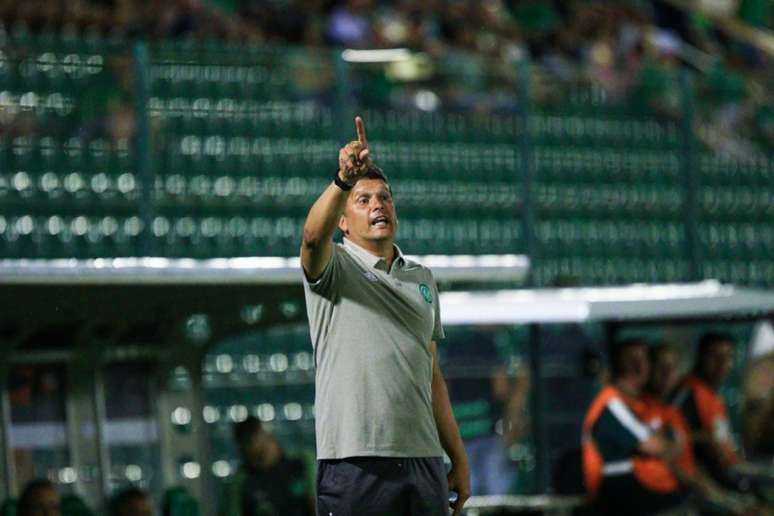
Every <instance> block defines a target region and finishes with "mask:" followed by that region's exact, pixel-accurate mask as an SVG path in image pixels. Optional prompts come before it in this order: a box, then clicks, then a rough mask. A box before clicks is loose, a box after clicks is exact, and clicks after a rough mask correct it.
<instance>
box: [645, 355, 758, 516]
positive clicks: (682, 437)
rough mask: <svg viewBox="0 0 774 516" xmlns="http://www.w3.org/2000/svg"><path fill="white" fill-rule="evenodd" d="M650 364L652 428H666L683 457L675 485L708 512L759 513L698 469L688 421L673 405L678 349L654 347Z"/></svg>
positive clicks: (675, 468)
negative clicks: (694, 497) (686, 492)
mask: <svg viewBox="0 0 774 516" xmlns="http://www.w3.org/2000/svg"><path fill="white" fill-rule="evenodd" d="M650 361H651V374H650V381H649V382H648V386H647V392H648V394H647V396H646V397H645V403H646V405H647V407H648V417H647V422H648V424H649V425H651V427H655V426H661V427H663V428H664V432H665V434H666V436H667V438H669V439H672V440H673V441H674V442H675V443H677V444H678V445H679V446H680V449H681V452H680V455H679V456H678V457H677V459H676V460H675V461H674V462H673V463H672V464H671V468H672V472H673V473H674V475H673V476H674V482H679V484H680V485H681V486H682V487H683V488H684V489H685V490H688V491H690V492H691V493H693V494H695V495H696V496H697V497H698V500H699V501H700V503H701V506H702V508H704V509H706V510H709V511H717V510H720V511H721V512H722V513H723V514H738V515H741V514H751V513H750V512H749V511H753V510H755V508H754V504H752V503H750V501H749V500H745V499H743V498H740V497H738V496H735V495H733V494H731V493H729V492H727V491H724V490H723V489H722V488H721V487H720V486H719V485H717V484H716V483H715V482H714V481H713V480H712V479H711V478H709V477H708V476H707V475H706V474H705V473H704V472H703V471H702V469H701V468H698V467H697V466H696V462H695V458H694V453H693V439H692V436H691V430H690V427H689V425H688V421H687V420H686V419H685V416H683V413H682V412H681V411H680V408H679V407H677V406H675V405H672V404H671V403H670V402H669V400H670V399H671V398H672V396H673V395H674V391H675V389H676V388H677V386H678V384H679V382H680V368H679V362H680V355H679V353H678V351H677V349H675V348H674V347H672V346H670V345H669V344H659V345H657V346H654V347H653V348H651V350H650ZM712 513H713V514H714V512H712Z"/></svg>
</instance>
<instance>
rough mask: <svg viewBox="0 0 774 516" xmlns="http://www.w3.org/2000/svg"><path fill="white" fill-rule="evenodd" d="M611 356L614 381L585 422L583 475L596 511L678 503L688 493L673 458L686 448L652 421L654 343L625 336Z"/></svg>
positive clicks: (642, 510)
mask: <svg viewBox="0 0 774 516" xmlns="http://www.w3.org/2000/svg"><path fill="white" fill-rule="evenodd" d="M609 356H610V374H611V378H610V382H609V383H608V384H607V385H606V386H605V387H604V388H603V389H602V390H601V391H600V392H599V394H598V395H597V397H596V398H595V399H594V401H593V402H592V403H591V406H590V407H589V409H588V411H587V413H586V418H585V420H584V423H583V437H582V454H583V476H584V483H585V487H586V491H587V492H588V494H589V497H590V498H591V499H592V501H593V503H594V504H595V505H596V511H595V514H609V515H622V514H626V515H649V514H655V513H657V512H660V511H664V510H670V509H674V508H678V507H680V505H682V503H683V501H684V498H685V495H684V493H683V492H682V491H681V490H680V486H679V483H678V482H677V481H676V479H675V476H674V474H673V473H672V470H671V467H670V463H671V462H673V461H674V460H676V458H677V457H678V456H679V455H680V452H681V449H680V446H679V444H678V443H676V442H675V441H673V440H670V439H669V438H667V437H666V435H665V432H664V431H663V429H662V428H655V427H654V426H651V425H649V424H648V419H649V412H648V407H647V405H646V404H645V403H644V401H643V391H644V388H645V384H646V383H647V381H648V376H649V373H650V361H649V358H648V346H647V344H646V343H645V341H643V340H640V339H629V340H625V341H623V342H620V343H616V344H614V345H612V346H611V348H610V353H609ZM655 426H658V425H655Z"/></svg>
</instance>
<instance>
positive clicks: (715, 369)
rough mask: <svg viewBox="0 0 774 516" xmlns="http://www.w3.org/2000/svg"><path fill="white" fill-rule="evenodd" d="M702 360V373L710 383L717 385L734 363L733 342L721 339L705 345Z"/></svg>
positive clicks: (721, 381)
mask: <svg viewBox="0 0 774 516" xmlns="http://www.w3.org/2000/svg"><path fill="white" fill-rule="evenodd" d="M701 360H702V364H703V367H702V374H703V376H704V378H706V379H707V380H708V381H709V382H710V383H711V384H713V385H716V386H719V385H720V384H722V383H723V381H724V380H725V379H726V377H727V376H728V374H729V373H730V372H731V368H732V367H733V365H734V343H733V342H730V341H727V340H721V341H718V342H713V343H712V344H711V345H709V346H707V349H706V351H705V353H704V356H703V357H701Z"/></svg>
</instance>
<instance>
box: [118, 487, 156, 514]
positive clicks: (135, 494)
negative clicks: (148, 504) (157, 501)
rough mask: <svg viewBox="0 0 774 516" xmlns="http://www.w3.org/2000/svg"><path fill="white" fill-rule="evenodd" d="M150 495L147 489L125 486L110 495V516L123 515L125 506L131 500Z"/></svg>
mask: <svg viewBox="0 0 774 516" xmlns="http://www.w3.org/2000/svg"><path fill="white" fill-rule="evenodd" d="M149 496H150V494H149V493H148V492H147V491H145V490H144V489H140V488H139V487H135V486H129V487H125V488H123V489H121V490H120V491H118V492H117V493H115V494H114V495H113V496H111V497H110V502H109V503H108V513H109V515H110V516H121V515H122V514H123V510H124V508H125V507H126V506H127V504H128V503H129V502H130V501H131V500H136V499H138V498H147V497H149Z"/></svg>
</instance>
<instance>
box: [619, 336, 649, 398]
mask: <svg viewBox="0 0 774 516" xmlns="http://www.w3.org/2000/svg"><path fill="white" fill-rule="evenodd" d="M621 362H622V365H623V368H622V369H623V371H624V374H625V375H628V376H629V377H630V378H631V379H632V380H634V381H635V383H636V385H637V387H638V388H640V389H641V388H642V387H644V386H645V384H646V383H647V381H648V375H649V374H650V360H649V359H648V349H647V347H646V346H645V345H644V344H642V345H635V346H629V347H628V348H626V349H625V350H624V351H623V353H622V354H621Z"/></svg>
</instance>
